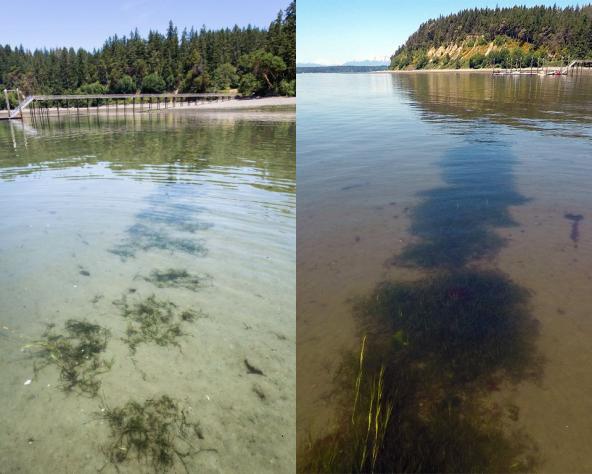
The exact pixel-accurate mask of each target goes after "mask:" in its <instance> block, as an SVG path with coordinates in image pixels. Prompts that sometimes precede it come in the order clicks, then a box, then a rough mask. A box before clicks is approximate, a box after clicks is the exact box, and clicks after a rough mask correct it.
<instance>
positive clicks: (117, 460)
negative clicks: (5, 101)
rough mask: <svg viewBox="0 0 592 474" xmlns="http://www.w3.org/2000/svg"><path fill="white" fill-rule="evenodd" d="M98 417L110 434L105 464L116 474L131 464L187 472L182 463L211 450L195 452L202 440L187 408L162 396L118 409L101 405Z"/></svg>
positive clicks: (187, 469) (155, 470)
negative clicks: (177, 467) (175, 467)
mask: <svg viewBox="0 0 592 474" xmlns="http://www.w3.org/2000/svg"><path fill="white" fill-rule="evenodd" d="M98 416H99V417H100V418H101V419H103V420H105V421H106V422H107V423H108V425H109V428H110V430H111V441H110V442H109V443H108V444H107V445H106V446H105V447H104V451H105V454H106V455H107V457H108V459H109V461H110V462H111V463H112V464H114V465H115V467H116V468H117V470H118V471H119V469H120V466H121V467H123V466H125V467H127V468H131V467H132V463H134V462H135V463H139V464H145V465H147V466H148V467H149V468H151V469H153V470H154V472H167V471H169V470H171V469H173V468H174V466H175V465H176V464H180V465H182V466H183V468H184V469H185V471H186V472H190V470H189V467H188V465H187V462H186V459H187V458H189V457H191V456H192V455H196V454H198V453H200V452H203V451H212V452H216V450H215V449H212V448H199V447H198V446H199V444H200V443H201V442H202V440H203V439H204V435H203V432H202V429H201V427H200V425H199V423H198V422H196V421H192V420H191V417H190V416H189V411H188V409H187V408H185V407H183V406H182V405H181V404H180V403H179V402H177V401H176V400H174V399H172V398H170V397H169V396H167V395H163V396H161V397H160V398H155V399H148V400H146V401H145V402H144V403H140V402H136V401H133V400H132V401H129V402H127V403H126V404H125V405H123V406H121V407H116V408H111V407H109V406H107V405H106V404H105V406H104V407H103V409H102V411H101V412H100V413H99V414H98Z"/></svg>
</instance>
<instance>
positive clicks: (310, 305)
mask: <svg viewBox="0 0 592 474" xmlns="http://www.w3.org/2000/svg"><path fill="white" fill-rule="evenodd" d="M298 88H299V90H298V96H299V103H298V137H297V163H298V166H297V169H298V171H297V176H298V182H299V188H298V239H297V240H298V243H297V246H298V260H297V269H298V273H297V274H298V292H297V305H298V311H297V314H298V326H297V327H298V349H297V367H298V387H297V390H298V393H297V400H298V415H297V427H298V445H299V448H300V450H301V454H305V452H306V449H305V448H306V446H308V440H309V438H310V439H313V440H314V439H318V438H320V437H322V436H323V435H327V434H330V433H331V432H333V431H335V430H336V429H338V427H339V426H340V425H339V423H340V422H341V417H340V415H339V413H340V411H339V403H338V400H340V396H341V395H342V394H343V387H342V386H340V385H336V384H335V382H334V377H335V374H336V373H337V370H338V369H339V367H340V364H341V361H342V360H343V358H342V355H343V352H344V351H356V350H357V349H358V348H359V344H360V338H361V337H360V336H361V334H362V333H363V332H364V330H363V327H362V325H361V323H360V321H358V320H357V319H356V318H355V317H354V316H353V315H352V305H351V298H353V297H360V296H361V297H365V296H369V295H370V294H371V292H372V291H373V290H374V288H376V285H377V284H378V283H379V282H381V281H384V280H388V281H391V282H404V281H420V280H421V279H423V278H425V277H426V276H428V275H430V274H433V273H434V272H437V271H442V270H444V271H448V270H450V269H452V270H455V269H458V268H477V269H495V270H499V271H501V272H503V273H504V274H505V275H507V276H508V277H509V278H510V279H511V280H512V281H513V282H514V283H516V284H517V285H519V286H520V287H522V288H524V289H526V290H527V291H528V292H529V299H528V301H529V302H528V305H529V311H530V315H531V317H532V318H534V319H535V321H537V322H538V331H536V333H537V334H536V351H537V353H538V355H539V356H541V359H542V360H543V361H544V362H543V364H542V375H541V376H540V378H539V380H538V381H535V380H532V379H526V378H524V379H520V380H518V381H514V382H512V383H510V382H509V381H504V380H503V379H496V378H494V374H491V376H492V378H491V380H489V381H488V382H487V383H486V384H485V385H484V386H482V387H481V388H482V389H483V391H484V392H485V393H486V395H485V396H484V397H483V400H482V403H483V406H484V407H485V408H486V409H487V410H489V411H491V412H495V413H497V414H499V417H498V418H499V420H498V421H499V426H500V427H502V428H503V429H504V430H505V431H506V432H507V433H517V432H520V433H522V434H524V435H525V436H526V437H527V438H528V439H529V440H530V441H532V442H533V443H532V445H533V446H534V448H531V449H530V451H529V453H528V456H531V458H533V459H534V463H535V464H536V466H537V467H536V469H537V470H540V471H544V472H588V471H590V470H592V462H591V460H590V457H589V455H588V453H587V439H589V435H590V432H591V431H590V430H591V429H592V424H591V423H590V421H589V415H588V414H589V413H590V410H592V398H591V397H590V393H592V373H591V372H590V371H589V370H588V369H587V367H590V364H591V363H592V348H591V346H590V344H589V341H590V340H591V337H592V323H591V321H590V317H589V315H590V312H591V310H592V296H591V295H592V293H591V292H590V288H591V284H592V226H591V222H592V214H591V213H590V209H591V208H592V207H591V205H592V188H591V187H590V179H591V177H592V161H591V158H590V157H591V156H592V155H591V153H590V152H591V150H592V113H591V110H592V107H591V106H592V76H590V75H579V76H569V77H559V78H558V77H492V76H490V75H489V74H479V73H471V74H467V73H416V74H388V73H382V74H359V75H357V74H356V75H346V74H344V75H336V74H311V75H307V74H301V75H299V76H298ZM580 215H581V218H580V217H579V216H580ZM455 291H458V292H457V293H456V294H455V295H456V297H459V298H463V297H464V296H463V293H462V289H461V290H455ZM459 295H460V296H459ZM453 296H454V295H453ZM439 342H440V343H441V344H442V345H445V344H446V343H447V341H445V340H441V341H439ZM469 363H470V362H469ZM482 375H483V377H484V379H487V377H488V375H489V374H486V373H485V374H482ZM480 393H481V392H480ZM480 403H481V402H480ZM496 416H497V415H496ZM450 435H451V436H452V435H454V433H453V432H452V431H451V432H450ZM426 461H427V460H426ZM431 461H433V460H431ZM426 465H429V464H426Z"/></svg>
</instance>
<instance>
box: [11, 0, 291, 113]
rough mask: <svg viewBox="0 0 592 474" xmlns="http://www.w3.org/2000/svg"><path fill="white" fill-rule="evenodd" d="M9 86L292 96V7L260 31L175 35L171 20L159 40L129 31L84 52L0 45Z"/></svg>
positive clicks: (42, 90)
mask: <svg viewBox="0 0 592 474" xmlns="http://www.w3.org/2000/svg"><path fill="white" fill-rule="evenodd" d="M17 87H18V88H20V89H21V90H22V91H23V92H24V93H25V94H68V93H95V94H98V93H108V92H109V93H135V92H136V91H142V92H147V93H160V92H165V91H168V92H171V91H179V92H207V91H215V90H223V89H234V88H238V89H239V90H240V92H241V93H242V94H244V95H251V94H264V95H268V94H282V95H295V93H296V4H295V2H292V3H290V5H289V6H288V8H287V9H286V11H285V12H281V11H280V12H279V14H278V15H277V18H276V19H275V20H274V21H273V22H271V24H270V26H269V28H268V29H260V28H256V27H252V26H247V27H243V28H240V27H238V26H235V27H234V28H232V29H230V28H225V29H220V30H208V29H206V28H205V27H203V28H202V29H200V30H199V31H197V30H195V29H193V28H192V29H191V30H190V31H187V30H184V31H183V32H182V33H181V34H180V35H179V33H178V31H177V28H176V27H175V26H174V25H173V24H172V22H171V23H169V27H168V30H167V32H166V34H161V33H159V32H156V31H150V33H149V34H148V37H147V38H143V37H141V36H140V34H139V33H138V31H137V30H136V31H134V32H132V33H130V35H129V36H128V37H126V36H124V37H118V36H114V37H112V38H109V39H107V41H106V42H105V44H104V45H103V46H102V47H101V48H100V49H98V50H94V51H92V52H90V51H86V50H84V49H78V50H75V49H74V48H69V49H68V48H58V49H51V50H47V49H37V50H35V51H29V50H25V49H24V48H23V47H22V46H20V47H16V48H13V47H11V46H9V45H6V46H2V45H0V88H1V89H4V88H9V89H14V88H17ZM15 99H16V98H15ZM1 102H2V103H3V102H4V101H3V100H2V101H1ZM2 105H3V104H2Z"/></svg>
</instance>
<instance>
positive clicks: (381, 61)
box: [296, 57, 390, 68]
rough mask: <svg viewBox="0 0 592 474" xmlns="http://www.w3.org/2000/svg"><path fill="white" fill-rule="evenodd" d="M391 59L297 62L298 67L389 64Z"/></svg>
mask: <svg viewBox="0 0 592 474" xmlns="http://www.w3.org/2000/svg"><path fill="white" fill-rule="evenodd" d="M389 61H390V60H389V58H387V57H384V58H374V59H361V60H359V61H347V62H345V63H343V64H319V63H296V67H301V68H302V67H341V66H365V67H366V66H388V64H389Z"/></svg>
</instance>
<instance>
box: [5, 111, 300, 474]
mask: <svg viewBox="0 0 592 474" xmlns="http://www.w3.org/2000/svg"><path fill="white" fill-rule="evenodd" d="M0 222H1V224H0V228H1V232H0V374H1V376H2V385H1V388H0V418H1V419H2V424H1V428H0V455H1V457H2V467H1V468H0V471H2V472H31V473H33V472H72V473H73V472H97V470H99V469H101V468H102V472H116V466H115V465H114V464H112V463H110V462H109V457H108V454H109V452H110V451H109V449H110V447H111V448H112V447H113V443H114V442H115V443H117V440H115V441H114V440H113V434H112V433H111V431H110V428H109V426H108V423H107V421H106V420H104V419H102V418H101V413H103V414H104V413H105V411H104V410H105V409H106V407H107V409H108V408H109V407H110V408H117V407H123V406H125V404H126V403H127V402H129V401H131V400H133V401H137V402H138V403H141V404H143V403H144V402H145V400H148V399H153V400H159V399H160V397H162V396H164V395H166V396H168V397H170V398H171V399H173V400H174V401H175V402H176V403H177V404H178V406H179V407H182V409H183V410H184V413H185V415H186V416H187V420H188V421H189V422H191V423H193V424H195V426H197V425H198V426H199V429H198V430H195V433H190V435H191V436H189V439H190V443H191V444H190V446H189V447H187V445H185V444H183V442H182V441H179V440H176V441H175V443H176V445H175V446H176V449H178V450H179V452H182V453H183V459H182V461H181V458H180V457H177V456H173V457H174V458H175V459H174V463H173V464H172V465H171V466H168V467H169V468H170V471H171V472H185V467H186V468H187V469H188V471H189V472H289V471H290V469H292V467H293V465H294V459H295V458H294V452H293V451H294V450H293V445H294V427H295V416H294V413H295V396H294V391H295V364H294V362H295V359H294V353H295V313H294V311H295V301H294V294H295V276H294V262H295V122H294V114H293V111H292V112H289V113H279V114H274V113H258V112H249V113H245V114H241V113H238V114H236V113H228V114H217V115H216V114H214V115H206V114H204V115H203V116H202V115H200V117H195V116H191V115H175V114H171V115H164V116H156V117H136V118H135V119H133V118H132V117H126V118H125V120H124V119H123V118H121V117H120V119H119V120H104V119H101V120H100V121H97V118H96V117H95V118H87V117H84V118H81V119H80V120H79V121H77V120H76V119H74V118H71V119H66V120H64V118H62V120H61V121H52V122H49V123H44V124H31V123H28V124H25V126H24V127H23V126H21V124H20V123H18V122H17V123H14V124H12V125H11V124H9V123H7V122H1V123H0ZM171 270H172V271H171ZM142 304H143V305H144V306H143V308H148V309H145V311H144V313H143V314H144V316H145V315H146V314H153V315H155V316H156V319H157V321H156V322H157V323H162V327H161V326H159V327H157V328H152V329H155V330H156V334H152V335H155V337H154V338H152V339H150V338H149V337H148V338H146V337H145V336H146V335H147V334H144V333H143V332H142V326H141V324H140V323H138V322H137V321H130V319H131V318H133V316H134V314H136V313H137V312H138V309H139V308H142V306H140V305H142ZM188 310H190V311H192V312H190V313H187V312H186V311H188ZM134 311H136V313H134ZM150 311H153V313H150ZM187 315H190V316H189V317H188V316H187ZM167 318H168V319H167ZM69 320H75V321H85V322H89V323H93V324H97V325H100V326H101V327H103V328H105V329H107V330H108V331H109V333H110V337H108V341H107V345H106V348H105V349H104V351H102V352H101V353H100V354H99V358H100V361H101V362H100V363H101V364H103V363H104V361H107V362H109V361H112V366H111V368H110V370H105V371H103V372H104V373H98V374H96V376H95V382H97V381H98V382H99V383H100V387H99V388H98V390H95V393H92V390H84V387H82V390H81V387H80V385H81V384H78V385H74V386H70V385H71V384H70V385H69V384H68V378H67V374H63V373H62V374H61V375H60V367H61V366H60V365H59V364H53V363H51V362H52V361H51V360H49V362H50V363H49V365H47V366H44V362H46V361H47V357H45V358H44V357H43V356H42V354H41V355H40V351H39V349H40V345H39V342H38V341H42V342H43V341H45V342H47V341H48V338H47V337H44V336H43V334H44V333H45V332H46V331H47V328H48V325H53V328H52V329H51V333H50V334H53V335H54V336H57V335H61V336H62V337H69V336H71V333H68V332H67V330H66V327H65V324H66V323H67V321H69ZM130 328H131V330H130ZM150 330H151V329H150V328H148V332H149V331H150ZM148 335H149V334H148ZM160 336H162V337H163V338H161V339H158V337H160ZM167 337H168V338H169V339H167ZM35 341H37V342H35ZM46 356H47V354H46ZM49 357H50V358H51V354H50V355H49ZM247 362H248V364H249V365H250V367H255V368H256V369H257V370H259V371H261V372H262V373H263V374H264V375H261V374H258V373H254V372H253V371H252V370H251V369H250V368H249V367H248V366H247ZM35 367H37V369H38V370H35ZM85 367H87V366H86V365H83V366H82V368H85ZM101 367H103V368H105V366H104V365H101ZM29 381H30V382H29ZM193 434H196V435H198V436H193ZM179 443H181V444H179ZM115 449H116V450H117V449H120V448H118V447H117V444H115ZM186 453H190V454H188V455H185V454H186ZM119 456H120V457H121V455H119ZM184 465H185V467H184ZM119 467H120V468H121V469H122V472H154V469H153V467H152V465H151V464H150V463H149V462H146V460H143V459H140V460H138V459H137V458H136V455H135V454H134V453H130V456H129V457H128V459H127V460H125V461H124V462H122V463H121V464H120V466H119Z"/></svg>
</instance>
